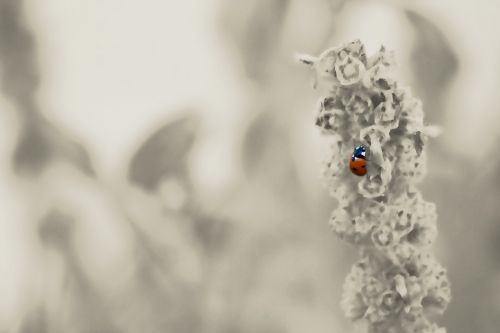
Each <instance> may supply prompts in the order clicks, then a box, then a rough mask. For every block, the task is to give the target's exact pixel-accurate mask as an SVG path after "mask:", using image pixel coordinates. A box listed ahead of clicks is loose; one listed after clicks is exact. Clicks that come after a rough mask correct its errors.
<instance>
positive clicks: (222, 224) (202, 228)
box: [193, 215, 231, 255]
mask: <svg viewBox="0 0 500 333" xmlns="http://www.w3.org/2000/svg"><path fill="white" fill-rule="evenodd" d="M193 220H194V221H193V222H194V235H195V237H196V239H197V240H198V241H199V242H200V244H201V245H202V247H203V252H204V253H206V254H207V255H212V254H216V253H219V252H220V251H221V250H222V249H224V246H225V245H226V243H227V242H228V240H229V237H230V235H229V234H230V232H231V228H230V224H229V222H227V221H225V220H223V219H222V218H221V217H211V216H208V215H195V216H194V217H193Z"/></svg>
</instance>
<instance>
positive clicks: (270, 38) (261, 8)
mask: <svg viewBox="0 0 500 333" xmlns="http://www.w3.org/2000/svg"><path fill="white" fill-rule="evenodd" d="M250 3H251V5H252V6H253V8H251V9H250V10H248V11H242V10H241V3H240V2H235V1H227V2H226V4H227V5H226V7H225V8H226V9H225V11H226V12H225V20H224V21H225V23H226V25H228V26H229V27H226V26H225V27H224V31H228V32H229V33H230V34H232V36H231V37H232V38H233V39H234V40H235V42H236V44H237V46H238V50H240V56H241V57H242V59H243V63H244V66H245V69H246V72H247V74H248V76H249V77H251V78H252V79H256V80H260V81H262V80H265V78H266V75H267V73H268V68H269V67H268V66H269V65H270V59H271V57H272V55H273V54H274V53H275V51H276V46H277V45H278V44H279V38H280V34H281V28H282V26H283V21H284V18H285V16H286V12H287V8H288V5H289V3H290V1H289V0H259V1H252V2H250ZM247 12H249V13H250V14H248V15H247ZM242 14H243V15H247V16H246V17H242Z"/></svg>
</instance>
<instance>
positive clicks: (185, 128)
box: [128, 114, 197, 191]
mask: <svg viewBox="0 0 500 333" xmlns="http://www.w3.org/2000/svg"><path fill="white" fill-rule="evenodd" d="M196 130H197V120H196V119H195V117H194V116H193V115H192V114H190V115H186V116H183V117H182V118H179V119H176V120H174V121H172V122H170V123H168V124H166V125H163V126H162V127H160V129H158V130H157V131H156V132H155V133H153V134H152V135H151V136H150V137H149V138H148V139H147V140H146V141H145V142H144V143H143V144H142V145H141V147H140V148H139V149H138V151H137V152H136V153H135V155H134V157H133V158H132V161H131V162H130V166H129V170H128V176H129V179H130V181H132V182H133V183H136V184H137V185H139V186H141V187H142V188H144V189H146V190H149V191H152V190H156V189H157V187H158V186H159V184H160V182H161V180H162V179H164V177H170V176H180V177H183V178H185V177H187V175H186V173H187V158H188V153H189V151H190V150H191V147H192V146H193V143H194V141H195V137H196Z"/></svg>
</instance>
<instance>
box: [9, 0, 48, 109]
mask: <svg viewBox="0 0 500 333" xmlns="http://www.w3.org/2000/svg"><path fill="white" fill-rule="evenodd" d="M22 11H23V1H16V0H0V63H1V65H2V76H1V77H2V89H3V90H4V92H5V94H6V95H7V96H8V97H9V98H11V99H12V101H13V102H14V103H15V104H16V106H18V107H19V108H20V110H19V111H20V112H33V105H34V98H35V95H34V94H35V89H36V88H37V87H38V84H39V73H38V68H37V64H36V60H37V59H36V54H35V42H34V38H33V35H32V34H31V33H30V31H29V30H28V28H27V26H26V24H25V23H24V22H23V17H22V14H23V12H22Z"/></svg>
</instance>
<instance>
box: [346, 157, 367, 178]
mask: <svg viewBox="0 0 500 333" xmlns="http://www.w3.org/2000/svg"><path fill="white" fill-rule="evenodd" d="M349 168H350V169H351V171H352V173H353V174H355V175H357V176H364V175H366V173H367V172H368V169H367V168H366V160H365V159H362V158H357V157H355V158H354V159H352V158H351V159H350V160H349Z"/></svg>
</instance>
